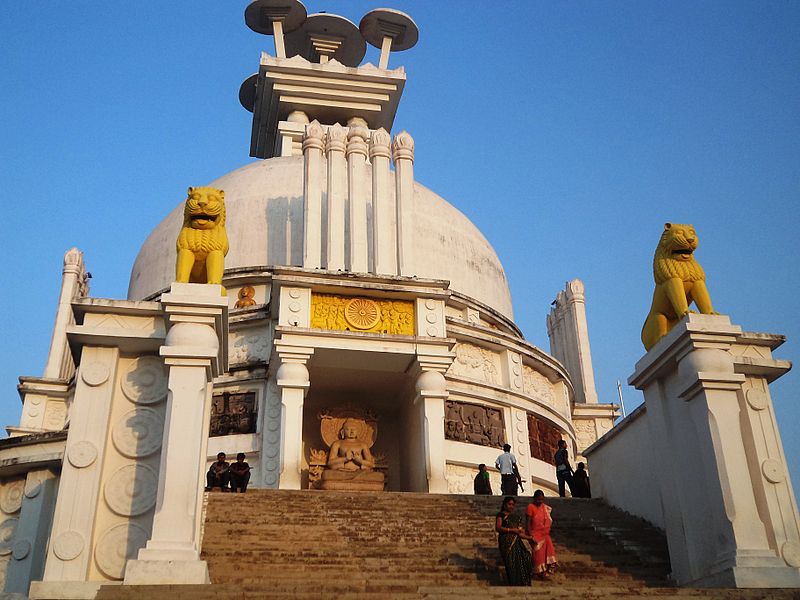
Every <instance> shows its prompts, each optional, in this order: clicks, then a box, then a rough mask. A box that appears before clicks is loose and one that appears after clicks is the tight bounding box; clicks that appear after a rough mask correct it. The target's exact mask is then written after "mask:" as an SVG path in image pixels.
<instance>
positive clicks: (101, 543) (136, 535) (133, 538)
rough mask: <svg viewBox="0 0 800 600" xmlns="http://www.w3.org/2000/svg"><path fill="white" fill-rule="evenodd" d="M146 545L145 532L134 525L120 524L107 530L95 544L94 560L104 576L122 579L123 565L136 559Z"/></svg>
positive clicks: (123, 573)
mask: <svg viewBox="0 0 800 600" xmlns="http://www.w3.org/2000/svg"><path fill="white" fill-rule="evenodd" d="M146 543H147V532H146V531H145V530H144V529H143V528H142V527H140V526H139V525H136V524H135V523H121V524H119V525H115V526H114V527H111V528H110V529H108V530H107V531H106V532H105V533H103V535H102V536H100V539H99V540H98V542H97V546H96V547H95V551H94V560H95V562H96V563H97V567H98V568H99V569H100V570H101V571H102V572H103V574H104V575H106V576H107V577H110V578H111V579H122V578H123V577H124V575H125V565H126V564H127V562H128V561H129V560H131V559H132V558H136V555H137V554H138V552H139V550H140V549H141V548H143V547H144V546H145V544H146Z"/></svg>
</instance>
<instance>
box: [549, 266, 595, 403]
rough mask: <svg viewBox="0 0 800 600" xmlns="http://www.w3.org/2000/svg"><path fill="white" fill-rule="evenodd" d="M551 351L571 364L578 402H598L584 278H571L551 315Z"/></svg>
mask: <svg viewBox="0 0 800 600" xmlns="http://www.w3.org/2000/svg"><path fill="white" fill-rule="evenodd" d="M547 332H548V335H549V337H550V351H551V353H552V354H553V356H555V357H556V358H557V359H558V360H559V361H561V362H562V363H563V364H564V366H565V367H566V368H567V372H568V373H569V375H570V378H571V379H572V383H573V385H574V387H575V396H576V397H575V402H576V403H578V404H597V390H596V389H595V383H594V369H593V368H592V353H591V350H590V348H589V326H588V324H587V322H586V296H585V293H584V285H583V282H582V281H581V280H580V279H573V280H572V281H568V282H567V284H566V288H565V289H564V291H563V292H559V294H558V296H557V297H556V300H555V305H554V307H553V309H552V310H551V311H550V315H548V318H547Z"/></svg>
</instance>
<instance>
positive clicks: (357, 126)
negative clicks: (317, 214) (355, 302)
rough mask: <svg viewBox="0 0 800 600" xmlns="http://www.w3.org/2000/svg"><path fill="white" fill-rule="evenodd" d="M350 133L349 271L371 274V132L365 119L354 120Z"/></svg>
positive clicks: (350, 125) (348, 157)
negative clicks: (369, 236)
mask: <svg viewBox="0 0 800 600" xmlns="http://www.w3.org/2000/svg"><path fill="white" fill-rule="evenodd" d="M348 126H349V128H350V129H349V131H348V134H347V196H348V200H349V203H350V211H349V217H350V253H349V264H348V270H350V271H353V272H354V273H367V272H368V271H369V240H368V238H367V196H368V194H369V191H368V187H367V185H368V184H367V149H368V147H367V141H366V140H367V138H368V137H369V130H368V129H367V128H366V121H364V120H363V119H351V120H350V121H349V122H348Z"/></svg>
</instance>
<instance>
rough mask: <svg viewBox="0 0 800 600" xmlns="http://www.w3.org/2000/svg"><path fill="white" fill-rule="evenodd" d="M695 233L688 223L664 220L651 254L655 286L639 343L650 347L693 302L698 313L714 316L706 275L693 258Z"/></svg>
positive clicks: (695, 244)
mask: <svg viewBox="0 0 800 600" xmlns="http://www.w3.org/2000/svg"><path fill="white" fill-rule="evenodd" d="M696 249H697V234H696V233H695V231H694V227H692V226H691V225H680V224H677V223H665V224H664V232H663V233H662V234H661V240H660V241H659V242H658V246H657V247H656V254H655V256H654V257H653V277H654V278H655V280H656V289H655V291H654V292H653V303H652V305H651V306H650V314H648V315H647V320H646V321H645V322H644V327H642V343H643V344H644V347H645V350H650V348H652V347H653V346H655V345H656V342H658V340H660V339H661V338H662V337H664V336H665V335H667V332H669V330H670V329H672V328H673V327H674V326H675V324H676V323H677V322H678V321H679V320H680V319H682V318H683V317H684V316H685V315H687V314H688V313H689V304H690V303H691V302H692V301H694V303H695V305H696V306H697V308H698V309H700V312H701V313H703V314H705V315H715V314H717V313H715V312H714V309H713V308H712V306H711V297H710V296H709V294H708V289H707V288H706V274H705V273H704V272H703V267H701V266H700V265H699V264H698V262H697V261H696V260H695V259H694V251H695V250H696Z"/></svg>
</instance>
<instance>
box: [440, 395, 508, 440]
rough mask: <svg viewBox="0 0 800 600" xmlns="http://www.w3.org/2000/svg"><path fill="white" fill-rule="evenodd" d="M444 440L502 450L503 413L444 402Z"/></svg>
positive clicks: (484, 407) (503, 437)
mask: <svg viewBox="0 0 800 600" xmlns="http://www.w3.org/2000/svg"><path fill="white" fill-rule="evenodd" d="M444 436H445V439H448V440H453V441H455V442H467V443H469V444H477V445H479V446H490V447H493V448H502V447H503V444H504V443H505V441H506V433H505V425H504V423H503V413H502V412H501V411H500V410H499V409H497V408H490V407H488V406H482V405H480V404H470V403H468V402H457V401H455V400H447V401H446V402H445V417H444Z"/></svg>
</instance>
